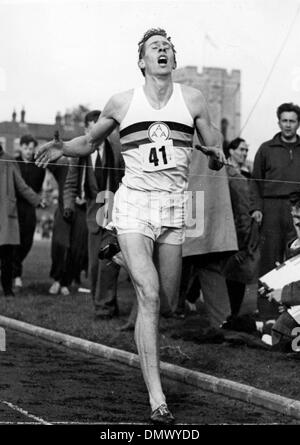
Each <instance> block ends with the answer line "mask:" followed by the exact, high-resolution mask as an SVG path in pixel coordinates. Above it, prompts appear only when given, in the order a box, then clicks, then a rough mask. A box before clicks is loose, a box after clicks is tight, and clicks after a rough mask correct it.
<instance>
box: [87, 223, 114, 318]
mask: <svg viewBox="0 0 300 445" xmlns="http://www.w3.org/2000/svg"><path fill="white" fill-rule="evenodd" d="M103 233H104V230H103V229H102V228H100V230H99V232H98V233H91V232H89V235H88V238H89V242H88V251H89V276H90V281H91V293H92V297H93V302H94V308H95V315H96V316H97V315H101V314H103V313H107V314H109V315H110V314H112V315H113V314H115V313H116V312H117V311H118V303H117V284H118V276H119V271H120V266H118V265H117V264H115V263H114V262H113V261H111V260H99V259H98V252H99V246H100V243H101V239H102V236H103Z"/></svg>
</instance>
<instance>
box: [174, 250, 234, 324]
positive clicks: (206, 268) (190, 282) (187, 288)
mask: <svg viewBox="0 0 300 445" xmlns="http://www.w3.org/2000/svg"><path fill="white" fill-rule="evenodd" d="M227 257H228V256H227V254H226V253H223V252H220V253H219V252H218V253H208V254H203V255H195V256H190V257H185V258H183V272H182V280H183V281H182V283H181V288H180V299H179V305H182V304H183V302H184V301H185V299H186V297H187V294H188V293H189V294H190V296H189V297H188V299H189V300H190V301H191V300H192V299H194V297H195V296H196V289H197V283H196V285H195V283H194V280H195V279H198V282H199V283H200V285H199V287H200V288H201V290H202V294H203V299H204V303H205V308H206V311H207V315H208V318H209V321H210V324H211V326H213V327H215V328H217V327H219V326H220V325H221V324H222V323H223V322H224V321H225V320H226V319H227V317H228V316H229V315H230V304H229V297H228V293H227V286H226V281H225V278H224V276H223V273H222V270H223V267H224V261H225V260H226V259H227ZM193 286H195V287H193ZM191 293H192V295H193V296H191ZM198 295H199V294H198Z"/></svg>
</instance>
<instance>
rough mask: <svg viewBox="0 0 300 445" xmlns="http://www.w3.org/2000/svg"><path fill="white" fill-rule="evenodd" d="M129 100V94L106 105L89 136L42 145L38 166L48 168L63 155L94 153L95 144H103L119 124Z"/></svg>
mask: <svg viewBox="0 0 300 445" xmlns="http://www.w3.org/2000/svg"><path fill="white" fill-rule="evenodd" d="M127 98H128V92H125V93H120V94H117V95H115V96H113V97H112V98H111V99H110V100H109V101H108V102H107V104H106V105H105V107H104V110H103V111H102V113H101V115H100V117H99V119H98V121H97V123H96V125H95V126H94V127H93V128H92V130H91V131H90V132H89V133H88V134H86V135H84V136H79V137H77V138H74V139H72V140H71V141H68V142H63V141H62V140H57V139H56V140H55V139H54V140H53V141H51V142H48V143H47V144H44V145H42V146H41V147H40V148H39V150H38V151H37V154H36V164H37V165H38V166H40V167H46V166H47V164H48V163H49V162H53V161H55V160H57V159H59V158H60V157H61V156H63V155H65V156H70V157H78V156H79V157H82V156H87V155H89V154H90V153H92V152H93V151H94V146H93V144H94V143H96V142H99V143H100V142H102V141H103V140H104V139H105V138H106V137H107V136H108V135H109V134H110V133H111V132H112V131H113V130H114V129H115V128H116V127H117V125H118V124H119V122H120V119H121V118H122V115H123V114H122V113H124V109H125V108H126V105H127V102H128V99H127ZM128 106H129V105H128ZM126 110H127V108H126Z"/></svg>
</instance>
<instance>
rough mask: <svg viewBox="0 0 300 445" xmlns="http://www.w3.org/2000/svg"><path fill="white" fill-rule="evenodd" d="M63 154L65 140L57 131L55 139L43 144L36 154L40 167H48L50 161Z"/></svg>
mask: <svg viewBox="0 0 300 445" xmlns="http://www.w3.org/2000/svg"><path fill="white" fill-rule="evenodd" d="M62 156H63V141H62V140H61V139H60V138H59V135H58V132H56V134H55V136H54V139H53V140H52V141H50V142H47V144H44V145H41V147H40V148H39V149H38V150H37V152H36V155H35V163H36V165H37V166H38V167H44V168H46V167H47V165H48V164H49V162H54V161H57V160H58V159H59V158H61V157H62Z"/></svg>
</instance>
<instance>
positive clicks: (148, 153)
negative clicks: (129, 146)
mask: <svg viewBox="0 0 300 445" xmlns="http://www.w3.org/2000/svg"><path fill="white" fill-rule="evenodd" d="M170 134H171V132H170V129H169V127H168V125H167V124H165V123H164V122H154V123H153V124H151V125H150V126H149V128H148V138H149V139H150V140H151V141H152V142H150V143H149V144H142V145H140V146H139V149H140V151H141V155H142V164H143V170H144V171H145V172H156V171H160V170H166V169H169V168H175V167H176V155H175V150H174V146H173V141H172V139H169V137H170Z"/></svg>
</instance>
